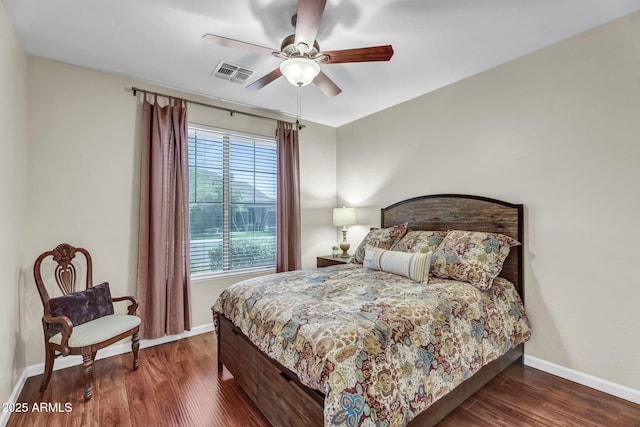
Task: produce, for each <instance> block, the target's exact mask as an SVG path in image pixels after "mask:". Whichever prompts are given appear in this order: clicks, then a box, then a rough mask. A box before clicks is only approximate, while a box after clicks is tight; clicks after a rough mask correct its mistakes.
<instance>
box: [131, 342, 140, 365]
mask: <svg viewBox="0 0 640 427" xmlns="http://www.w3.org/2000/svg"><path fill="white" fill-rule="evenodd" d="M139 349H140V337H139V335H138V332H136V333H135V334H133V336H132V337H131V351H132V352H133V370H134V371H137V370H138V366H139V365H140V363H139V362H138V350H139Z"/></svg>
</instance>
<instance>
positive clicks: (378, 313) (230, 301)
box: [212, 264, 531, 426]
mask: <svg viewBox="0 0 640 427" xmlns="http://www.w3.org/2000/svg"><path fill="white" fill-rule="evenodd" d="M212 309H213V310H214V311H218V312H220V313H221V314H223V315H224V316H225V317H227V318H228V319H229V320H231V321H232V322H233V323H234V324H235V325H236V326H237V327H239V328H240V329H241V330H242V332H244V334H245V335H246V336H247V337H248V338H249V339H250V340H251V341H252V342H253V343H254V344H255V345H256V346H257V347H259V348H260V349H261V350H262V351H263V352H264V353H266V354H267V355H268V356H269V357H271V358H273V359H275V360H277V361H278V362H280V363H281V364H282V365H284V366H286V367H287V368H289V369H290V370H292V371H293V372H296V373H297V375H298V378H299V379H300V381H301V382H302V383H303V384H305V385H307V386H309V387H311V388H313V389H316V390H319V391H321V392H323V393H325V403H324V425H325V426H333V425H345V426H374V425H376V426H380V425H382V426H404V425H406V423H408V422H409V421H411V420H412V419H413V418H414V417H415V416H416V415H417V414H418V413H420V412H421V411H423V410H425V409H426V408H427V407H429V405H431V404H432V403H433V402H435V401H436V400H438V399H439V398H440V397H442V396H443V395H445V394H446V393H447V392H449V391H450V390H452V389H454V388H455V387H456V386H457V385H458V384H460V383H461V382H463V381H464V380H465V379H467V378H469V377H470V376H471V375H473V374H474V373H475V372H476V371H478V370H479V369H480V368H481V367H482V366H484V365H485V364H487V363H489V362H491V361H492V360H495V359H497V358H498V357H500V356H501V355H502V354H504V353H505V352H507V351H508V350H509V349H511V348H512V347H515V346H517V345H518V344H520V343H522V342H524V341H526V340H527V339H528V338H529V336H530V333H531V331H530V327H529V322H528V319H527V317H526V314H525V312H524V308H523V305H522V301H521V300H520V297H519V296H518V294H517V292H516V290H515V288H514V286H513V285H512V284H511V283H509V282H508V281H506V280H504V279H501V278H497V279H496V280H495V281H494V284H493V286H492V287H491V288H490V289H489V290H487V291H480V290H478V289H476V288H475V287H473V286H471V285H470V284H468V283H464V282H457V281H453V280H446V279H437V278H433V277H432V278H430V279H429V283H428V285H425V284H419V283H416V282H413V281H411V280H410V279H407V278H404V277H401V276H397V275H394V274H391V273H385V272H382V271H372V270H367V269H364V268H362V267H361V266H358V265H354V264H350V265H341V266H334V267H327V268H321V269H317V270H299V271H292V272H287V273H280V274H274V275H270V276H264V277H259V278H255V279H250V280H246V281H243V282H240V283H237V284H235V285H233V286H231V287H229V288H228V289H227V290H225V291H224V292H223V293H222V295H221V296H220V298H219V299H218V300H217V301H216V303H215V305H214V306H213V307H212Z"/></svg>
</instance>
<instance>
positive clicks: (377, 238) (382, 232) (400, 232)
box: [351, 222, 407, 264]
mask: <svg viewBox="0 0 640 427" xmlns="http://www.w3.org/2000/svg"><path fill="white" fill-rule="evenodd" d="M406 232H407V223H406V222H405V223H404V224H398V225H394V226H393V227H389V228H377V229H375V230H371V231H370V232H369V234H367V235H366V236H365V238H364V239H362V242H360V245H358V249H356V251H355V252H354V254H353V258H352V259H351V262H353V263H357V264H362V261H364V252H365V249H366V247H367V245H370V246H374V247H376V248H380V249H391V248H392V247H393V245H395V244H396V243H398V240H400V239H401V238H402V236H404V234H405V233H406Z"/></svg>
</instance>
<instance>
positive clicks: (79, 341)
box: [33, 243, 140, 401]
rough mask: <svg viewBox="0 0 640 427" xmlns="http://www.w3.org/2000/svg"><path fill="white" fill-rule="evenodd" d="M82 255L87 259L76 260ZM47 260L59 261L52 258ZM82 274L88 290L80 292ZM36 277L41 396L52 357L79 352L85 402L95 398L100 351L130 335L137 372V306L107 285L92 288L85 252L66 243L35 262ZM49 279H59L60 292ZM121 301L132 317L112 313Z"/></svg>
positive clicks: (87, 256) (138, 319) (89, 266)
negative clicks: (41, 342)
mask: <svg viewBox="0 0 640 427" xmlns="http://www.w3.org/2000/svg"><path fill="white" fill-rule="evenodd" d="M78 254H82V255H84V257H80V256H79V257H77V258H76V255H78ZM48 257H51V258H52V259H53V261H55V262H51V260H48V259H47V258H48ZM82 258H84V262H83V261H82ZM45 259H46V261H45ZM43 261H45V262H44V263H43ZM56 264H57V265H56ZM83 267H84V268H83ZM82 271H84V273H85V274H84V275H85V276H86V283H85V289H84V290H81V291H78V292H76V280H77V279H78V275H79V272H82ZM45 273H47V274H45ZM33 274H34V276H35V280H36V285H37V286H38V292H39V293H40V298H41V299H42V305H43V308H44V314H43V316H42V327H43V331H44V344H45V352H46V359H45V366H44V378H43V379H42V384H41V386H40V392H44V391H45V390H46V388H47V386H48V385H49V380H50V379H51V372H52V371H53V362H54V359H55V358H56V357H58V356H67V355H69V354H75V355H82V367H83V368H84V378H85V388H84V399H85V401H87V400H89V399H91V397H92V395H93V392H92V388H91V383H92V380H93V375H92V370H93V362H94V360H95V357H96V353H97V352H98V350H100V349H102V348H104V347H107V346H108V345H111V344H113V343H115V342H117V341H120V340H122V339H124V338H126V337H128V336H131V350H132V353H133V370H134V371H135V370H137V369H138V349H139V347H140V343H139V337H138V330H139V329H140V326H139V325H140V318H139V317H138V316H136V315H135V312H136V309H137V308H138V303H137V302H136V300H135V299H134V298H133V297H128V296H126V297H120V298H111V293H110V291H109V284H108V283H102V284H100V285H97V286H93V280H92V262H91V255H89V252H88V251H87V250H86V249H83V248H74V247H73V246H71V245H69V244H66V243H62V244H60V245H58V246H57V247H56V248H55V249H53V250H51V251H47V252H44V253H42V254H41V255H40V256H39V257H38V259H36V262H35V264H34V266H33ZM43 277H44V278H45V280H47V281H48V282H50V283H49V285H50V286H49V289H50V290H52V291H53V292H55V294H59V293H60V292H61V293H62V295H61V296H58V297H53V298H51V297H50V296H49V292H48V291H47V286H46V285H45V281H44V280H43ZM51 278H55V283H56V284H57V285H58V288H59V290H60V292H57V291H55V286H53V280H50V279H51ZM118 301H128V302H129V303H130V304H129V306H128V314H114V310H113V303H114V302H118Z"/></svg>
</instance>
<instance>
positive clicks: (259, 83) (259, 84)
mask: <svg viewBox="0 0 640 427" xmlns="http://www.w3.org/2000/svg"><path fill="white" fill-rule="evenodd" d="M281 75H282V71H280V68H279V67H278V68H276V69H275V70H273V71H272V72H270V73H269V74H266V75H264V76H262V77H260V78H259V79H258V80H256V81H255V82H253V83H251V84H250V85H249V86H247V89H251V90H258V89H262V88H263V87H265V86H266V85H268V84H269V83H271V82H272V81H274V80H275V79H277V78H278V77H280V76H281Z"/></svg>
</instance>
